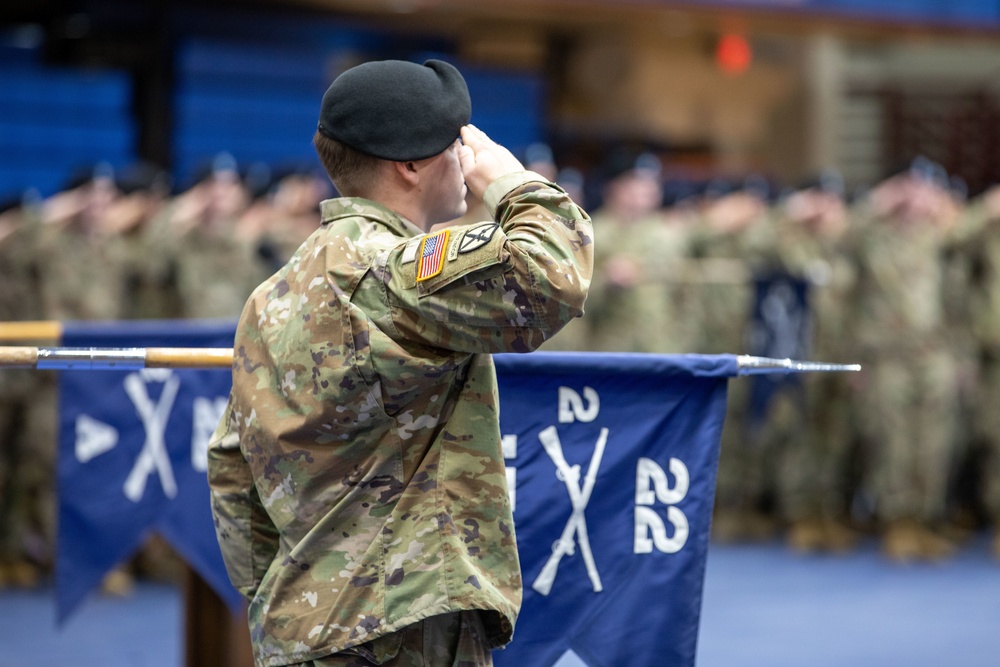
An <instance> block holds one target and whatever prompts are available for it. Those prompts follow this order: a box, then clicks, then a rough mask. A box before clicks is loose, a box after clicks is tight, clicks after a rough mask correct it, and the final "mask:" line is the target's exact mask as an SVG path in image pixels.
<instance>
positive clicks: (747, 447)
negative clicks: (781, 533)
mask: <svg viewBox="0 0 1000 667" xmlns="http://www.w3.org/2000/svg"><path fill="white" fill-rule="evenodd" d="M768 196H769V192H768V188H767V184H766V183H765V182H764V181H762V180H760V179H748V180H747V181H746V182H745V183H742V184H736V185H734V184H731V183H727V182H726V181H724V180H718V181H714V182H711V183H709V185H708V187H707V188H706V190H705V193H704V195H703V196H702V198H701V202H700V205H699V210H698V224H697V229H696V231H695V233H694V235H693V238H692V241H691V250H690V254H691V259H692V267H693V268H694V273H693V275H694V281H695V283H696V286H697V295H698V296H697V298H693V299H689V300H688V303H690V304H691V310H690V311H689V312H690V315H689V317H690V319H691V320H692V321H694V322H696V326H697V332H698V337H697V342H696V343H695V344H694V345H693V346H692V347H691V348H690V349H689V350H688V351H690V352H697V353H701V354H725V353H729V354H739V353H741V352H743V351H744V349H745V340H746V333H747V331H746V324H747V322H748V316H749V313H750V310H751V305H752V290H753V281H752V267H754V266H755V265H756V264H758V263H759V262H761V261H762V259H763V257H764V253H765V250H766V249H767V248H768V247H769V246H770V244H771V243H772V242H773V241H772V237H771V236H770V234H771V222H770V209H769V206H768ZM748 389H749V386H748V385H747V383H745V382H740V381H738V380H737V381H735V382H731V383H730V386H729V400H728V402H727V407H726V422H725V427H724V428H723V431H722V452H721V454H720V458H719V474H718V482H717V492H716V497H717V500H716V516H715V519H714V520H713V531H714V534H715V536H716V537H717V538H718V539H720V540H724V541H728V540H735V539H763V538H767V537H770V536H771V534H772V533H773V530H774V526H773V522H772V521H771V519H770V518H769V517H768V516H767V514H766V512H765V511H764V508H763V507H762V506H761V503H762V500H763V497H764V495H765V492H766V484H767V477H768V475H767V471H766V470H765V459H764V457H763V456H762V449H761V448H760V447H756V446H754V445H753V443H751V442H750V439H749V437H748V436H749V433H748V430H747V429H748V422H747V401H748V396H749V395H748Z"/></svg>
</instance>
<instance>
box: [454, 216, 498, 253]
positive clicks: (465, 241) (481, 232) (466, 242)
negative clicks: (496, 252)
mask: <svg viewBox="0 0 1000 667" xmlns="http://www.w3.org/2000/svg"><path fill="white" fill-rule="evenodd" d="M498 229H500V225H499V224H497V223H495V222H484V223H483V224H481V225H476V226H475V227H471V228H470V229H468V230H466V232H465V234H463V235H462V240H461V241H459V242H458V252H460V253H466V252H472V251H473V250H478V249H479V248H482V247H483V246H484V245H486V244H487V243H489V242H490V239H492V238H493V235H494V234H495V233H496V231H497V230H498Z"/></svg>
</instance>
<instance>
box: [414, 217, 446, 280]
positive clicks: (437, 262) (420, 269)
mask: <svg viewBox="0 0 1000 667" xmlns="http://www.w3.org/2000/svg"><path fill="white" fill-rule="evenodd" d="M450 231H451V230H450V229H444V230H441V231H440V232H438V233H436V234H431V235H429V236H425V237H424V240H423V243H422V244H421V246H420V263H419V264H418V265H417V282H420V281H421V280H427V279H428V278H433V277H434V276H436V275H437V274H439V273H441V269H443V268H444V257H445V250H446V249H447V248H448V234H449V232H450Z"/></svg>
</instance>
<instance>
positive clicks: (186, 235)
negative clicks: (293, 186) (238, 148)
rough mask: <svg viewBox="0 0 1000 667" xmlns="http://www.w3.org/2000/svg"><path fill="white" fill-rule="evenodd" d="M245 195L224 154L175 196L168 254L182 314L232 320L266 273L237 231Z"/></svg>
mask: <svg viewBox="0 0 1000 667" xmlns="http://www.w3.org/2000/svg"><path fill="white" fill-rule="evenodd" d="M249 204H250V194H249V192H248V190H247V188H246V187H245V186H244V184H243V181H242V179H241V178H240V174H239V171H238V170H237V165H236V161H235V160H234V159H233V158H232V156H230V155H228V154H221V155H219V156H217V157H216V158H215V159H214V160H213V162H212V165H211V168H210V170H209V172H208V173H207V174H205V176H204V177H203V178H201V179H200V180H199V181H198V182H197V183H196V184H195V185H194V186H193V187H192V188H190V189H189V190H188V191H187V192H185V193H183V194H181V195H179V196H178V198H177V202H176V204H175V206H174V210H173V214H172V218H171V221H170V225H171V232H172V234H173V236H174V238H173V247H172V248H171V251H170V255H171V257H172V258H173V263H174V274H175V276H176V290H177V298H178V300H179V302H180V304H181V313H180V314H181V317H184V318H189V319H235V318H237V317H239V314H240V311H241V310H242V309H243V304H244V303H246V300H247V297H248V296H249V294H250V292H252V291H253V289H254V288H255V287H256V286H257V285H259V284H260V283H261V282H262V281H263V280H264V279H265V278H267V276H269V275H270V273H271V268H272V267H271V266H269V265H268V264H267V263H266V262H265V261H264V259H263V258H262V257H261V256H260V254H259V253H258V252H257V246H256V239H254V238H252V237H251V235H249V234H248V233H246V232H245V231H244V230H242V229H240V227H239V222H240V219H241V216H242V215H243V214H244V213H245V212H246V210H247V207H248V206H249Z"/></svg>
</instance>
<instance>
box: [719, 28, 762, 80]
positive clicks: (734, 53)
mask: <svg viewBox="0 0 1000 667" xmlns="http://www.w3.org/2000/svg"><path fill="white" fill-rule="evenodd" d="M751 60H753V51H751V50H750V44H748V43H747V40H745V39H743V37H741V36H740V35H731V34H730V35H723V36H722V37H721V38H720V39H719V44H718V46H716V48H715V62H716V64H717V65H718V66H719V69H721V70H722V71H723V72H724V73H726V74H731V75H734V76H735V75H737V74H742V73H743V72H744V71H745V70H746V68H747V67H749V66H750V61H751Z"/></svg>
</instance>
